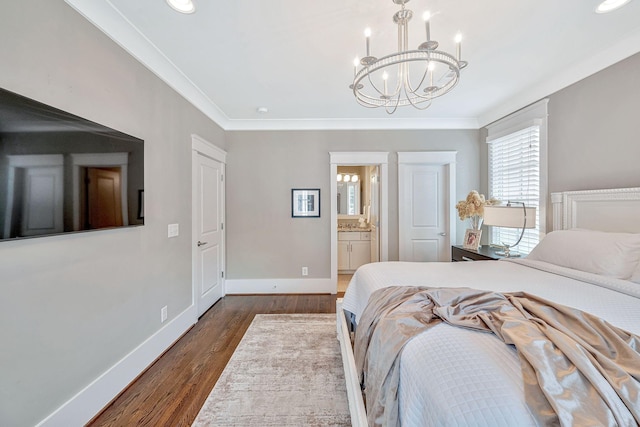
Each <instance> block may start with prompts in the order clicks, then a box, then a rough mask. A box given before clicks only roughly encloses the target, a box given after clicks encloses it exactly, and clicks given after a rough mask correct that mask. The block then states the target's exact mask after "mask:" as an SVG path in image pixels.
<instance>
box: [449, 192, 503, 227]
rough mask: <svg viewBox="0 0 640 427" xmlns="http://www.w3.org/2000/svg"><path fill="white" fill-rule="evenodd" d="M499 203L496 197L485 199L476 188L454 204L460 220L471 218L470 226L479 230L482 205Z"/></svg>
mask: <svg viewBox="0 0 640 427" xmlns="http://www.w3.org/2000/svg"><path fill="white" fill-rule="evenodd" d="M497 204H500V201H499V200H498V199H494V198H493V197H492V198H491V199H489V200H485V198H484V194H479V193H478V192H477V191H476V190H473V191H471V192H470V193H469V194H468V195H467V198H466V200H461V201H459V202H458V203H457V204H456V209H457V210H458V216H459V217H460V219H461V220H465V219H467V218H470V219H471V228H472V229H474V230H480V227H481V226H482V217H483V216H484V207H485V206H492V205H497Z"/></svg>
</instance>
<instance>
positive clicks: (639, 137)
mask: <svg viewBox="0 0 640 427" xmlns="http://www.w3.org/2000/svg"><path fill="white" fill-rule="evenodd" d="M548 98H549V105H548V114H549V118H548V170H547V174H548V180H549V181H548V182H549V188H548V190H549V200H547V204H548V205H547V206H548V207H549V209H547V230H551V227H552V219H553V218H552V215H553V211H552V209H550V207H551V200H550V197H551V196H550V194H551V193H552V192H556V191H571V190H590V189H604V188H624V187H640V163H639V162H640V116H639V113H640V54H636V55H633V56H631V57H629V58H627V59H625V60H623V61H620V62H618V63H617V64H614V65H612V66H610V67H608V68H605V69H604V70H602V71H600V72H598V73H596V74H593V75H591V76H589V77H587V78H585V79H583V80H580V81H579V82H576V83H574V84H573V85H571V86H568V87H566V88H564V89H562V90H560V91H558V92H555V93H553V94H551V95H549V96H548ZM486 137H487V130H486V128H483V129H481V130H480V138H481V141H485V140H486ZM480 150H481V151H480V153H481V165H480V175H481V183H480V188H481V189H482V191H483V192H485V193H486V192H487V186H488V184H487V181H488V171H487V162H488V160H487V158H488V150H487V144H484V143H481V147H480ZM543 173H544V172H543Z"/></svg>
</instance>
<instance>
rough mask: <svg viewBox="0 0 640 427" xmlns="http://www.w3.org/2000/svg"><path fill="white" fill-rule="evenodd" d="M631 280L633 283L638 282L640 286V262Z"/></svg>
mask: <svg viewBox="0 0 640 427" xmlns="http://www.w3.org/2000/svg"><path fill="white" fill-rule="evenodd" d="M630 280H631V281H632V282H636V283H638V284H640V261H638V266H637V267H636V270H635V271H634V272H633V274H632V275H631V279H630Z"/></svg>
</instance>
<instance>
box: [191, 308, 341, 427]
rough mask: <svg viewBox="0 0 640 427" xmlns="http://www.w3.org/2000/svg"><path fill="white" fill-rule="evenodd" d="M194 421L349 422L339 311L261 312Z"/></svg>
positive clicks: (196, 423) (221, 423) (297, 424)
mask: <svg viewBox="0 0 640 427" xmlns="http://www.w3.org/2000/svg"><path fill="white" fill-rule="evenodd" d="M192 425H193V426H198V427H202V426H243V427H244V426H246V427H250V426H261V427H262V426H279V427H285V426H295V427H301V426H350V425H351V420H350V416H349V404H348V402H347V391H346V386H345V379H344V370H343V368H342V359H341V357H340V344H339V342H338V340H337V338H336V316H335V314H259V315H256V317H255V319H254V320H253V322H252V323H251V325H250V326H249V329H248V330H247V332H246V333H245V335H244V337H243V338H242V340H241V341H240V344H239V345H238V348H237V349H236V350H235V352H234V353H233V355H232V356H231V359H230V360H229V363H228V364H227V366H226V367H225V369H224V371H223V372H222V375H221V376H220V378H219V379H218V382H217V383H216V385H215V387H214V388H213V390H212V391H211V394H210V395H209V397H208V398H207V400H206V402H205V403H204V405H203V407H202V409H201V410H200V413H199V414H198V416H197V417H196V420H195V421H194V423H193V424H192Z"/></svg>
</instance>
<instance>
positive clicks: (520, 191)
mask: <svg viewBox="0 0 640 427" xmlns="http://www.w3.org/2000/svg"><path fill="white" fill-rule="evenodd" d="M546 107H547V101H546V100H544V101H541V102H539V103H537V104H534V105H533V106H531V107H528V108H526V109H524V110H522V111H519V112H518V113H515V114H513V115H512V116H509V117H507V118H505V119H503V120H500V121H499V122H497V123H495V124H493V125H491V126H488V130H489V136H488V137H487V143H488V144H489V196H490V197H495V198H496V199H499V200H500V201H502V202H503V203H506V202H507V201H512V202H524V203H525V204H526V206H528V207H535V208H536V218H535V221H536V228H531V229H526V230H525V232H524V235H523V237H522V240H521V241H520V244H519V245H518V247H517V248H515V249H516V251H517V252H520V253H523V254H528V253H529V252H531V250H532V249H533V248H534V247H535V246H536V245H537V244H538V242H539V241H540V238H541V236H542V235H543V234H544V231H545V227H544V225H545V224H544V223H545V219H546V215H545V212H546V209H545V201H546V117H547V114H546V110H547V108H546ZM521 232H522V229H521V228H504V227H491V232H490V234H489V239H490V242H491V243H496V244H501V243H503V242H504V243H505V244H509V245H513V244H514V243H515V242H517V241H518V239H519V238H520V233H521Z"/></svg>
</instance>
